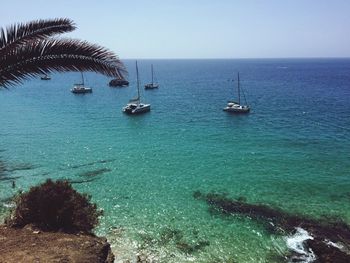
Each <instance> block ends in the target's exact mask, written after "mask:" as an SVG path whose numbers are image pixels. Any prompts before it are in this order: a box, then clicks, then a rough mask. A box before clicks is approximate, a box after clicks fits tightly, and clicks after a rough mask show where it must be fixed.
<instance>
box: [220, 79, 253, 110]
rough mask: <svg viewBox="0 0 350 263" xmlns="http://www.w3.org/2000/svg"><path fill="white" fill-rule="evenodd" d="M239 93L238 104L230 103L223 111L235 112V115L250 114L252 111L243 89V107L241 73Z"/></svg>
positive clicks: (238, 86)
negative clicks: (242, 102) (243, 103)
mask: <svg viewBox="0 0 350 263" xmlns="http://www.w3.org/2000/svg"><path fill="white" fill-rule="evenodd" d="M237 93H238V102H236V101H232V100H230V101H228V102H227V106H226V107H225V108H224V109H223V110H224V111H227V112H233V113H248V112H249V111H250V107H249V106H248V105H247V100H246V98H245V94H244V91H243V89H242V93H243V97H244V101H245V105H241V86H240V80H239V73H238V75H237Z"/></svg>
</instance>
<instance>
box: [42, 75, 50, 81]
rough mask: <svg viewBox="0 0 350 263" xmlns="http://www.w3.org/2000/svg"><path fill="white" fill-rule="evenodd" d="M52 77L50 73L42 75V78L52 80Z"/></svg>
mask: <svg viewBox="0 0 350 263" xmlns="http://www.w3.org/2000/svg"><path fill="white" fill-rule="evenodd" d="M50 79H51V77H50V76H49V75H48V74H45V75H43V76H41V80H50Z"/></svg>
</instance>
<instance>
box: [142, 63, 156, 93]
mask: <svg viewBox="0 0 350 263" xmlns="http://www.w3.org/2000/svg"><path fill="white" fill-rule="evenodd" d="M151 74H152V82H151V83H148V84H146V85H145V89H157V88H158V87H159V84H158V83H155V82H154V80H153V79H154V72H153V64H152V65H151Z"/></svg>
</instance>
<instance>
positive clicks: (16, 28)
mask: <svg viewBox="0 0 350 263" xmlns="http://www.w3.org/2000/svg"><path fill="white" fill-rule="evenodd" d="M74 29H75V25H74V23H73V21H72V20H70V19H66V18H57V19H45V20H35V21H31V22H28V23H18V24H14V25H11V26H9V27H7V28H6V29H4V28H1V29H0V56H4V55H6V54H7V53H9V52H10V50H12V49H14V48H16V47H18V46H20V45H22V44H25V43H27V42H30V41H33V40H38V39H44V38H47V37H50V36H53V35H55V34H61V33H65V32H70V31H73V30H74Z"/></svg>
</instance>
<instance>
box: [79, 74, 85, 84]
mask: <svg viewBox="0 0 350 263" xmlns="http://www.w3.org/2000/svg"><path fill="white" fill-rule="evenodd" d="M80 74H81V83H82V84H83V86H85V85H84V75H83V72H81V71H80Z"/></svg>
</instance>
